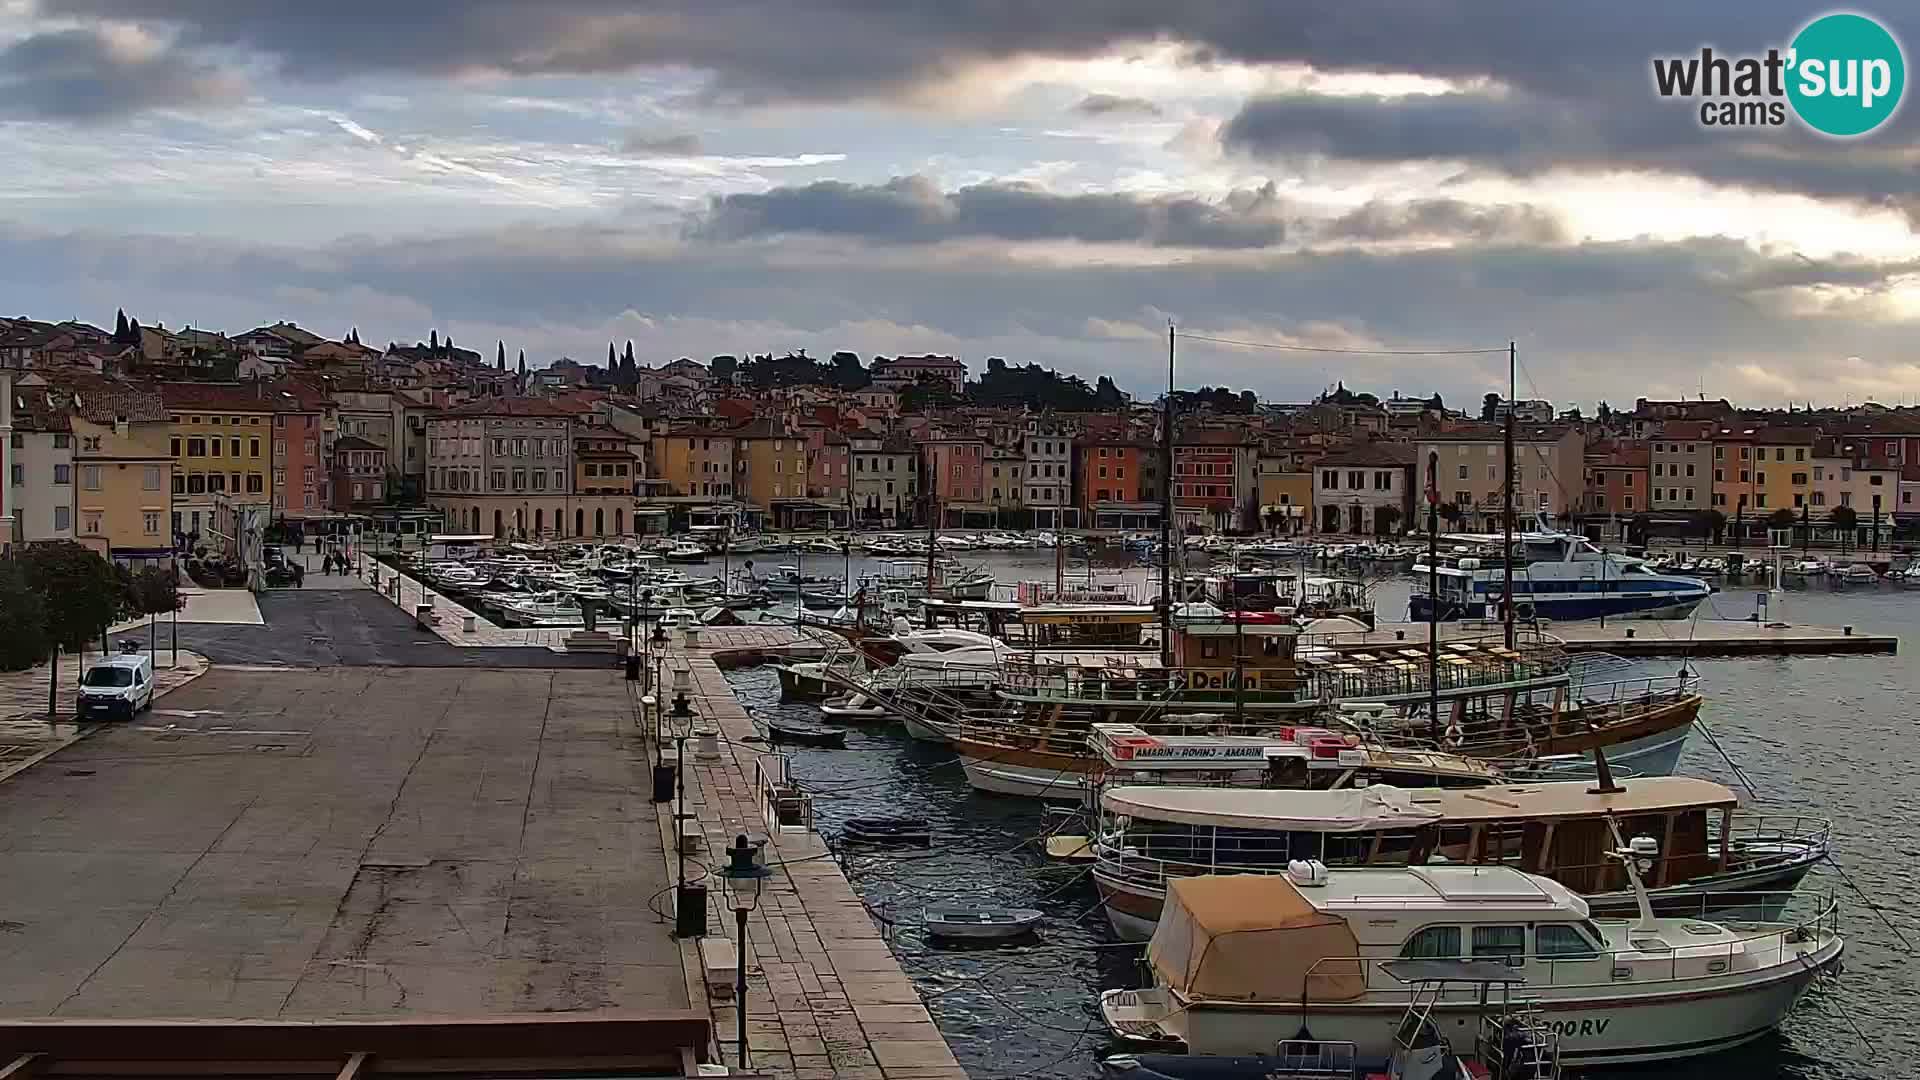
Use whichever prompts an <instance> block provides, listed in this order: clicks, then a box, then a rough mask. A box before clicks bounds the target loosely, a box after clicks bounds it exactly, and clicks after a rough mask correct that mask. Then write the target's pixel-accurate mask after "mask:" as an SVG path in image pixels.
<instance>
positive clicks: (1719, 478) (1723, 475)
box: [1713, 469, 1727, 484]
mask: <svg viewBox="0 0 1920 1080" xmlns="http://www.w3.org/2000/svg"><path fill="white" fill-rule="evenodd" d="M1726 480H1727V470H1725V469H1715V470H1713V482H1714V483H1716V484H1723V483H1725V482H1726Z"/></svg>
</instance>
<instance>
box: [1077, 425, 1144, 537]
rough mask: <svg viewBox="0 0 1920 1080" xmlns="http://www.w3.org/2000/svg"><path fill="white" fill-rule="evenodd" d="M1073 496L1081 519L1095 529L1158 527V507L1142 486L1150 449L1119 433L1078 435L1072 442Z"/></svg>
mask: <svg viewBox="0 0 1920 1080" xmlns="http://www.w3.org/2000/svg"><path fill="white" fill-rule="evenodd" d="M1073 452H1074V458H1075V462H1074V464H1075V468H1074V496H1075V502H1076V503H1077V504H1078V505H1079V507H1080V510H1081V513H1082V516H1083V520H1085V521H1088V522H1089V523H1091V524H1092V526H1093V527H1094V528H1096V529H1145V528H1153V527H1155V526H1157V525H1159V524H1160V504H1159V503H1158V502H1155V501H1154V499H1153V493H1152V492H1151V491H1149V490H1148V488H1147V484H1146V476H1145V471H1146V466H1147V464H1148V459H1149V458H1150V457H1151V456H1152V454H1153V453H1154V448H1153V447H1152V446H1150V445H1148V444H1146V443H1141V442H1135V441H1133V440H1131V439H1129V438H1128V437H1127V436H1126V435H1124V434H1122V433H1120V432H1103V433H1100V434H1090V435H1082V436H1081V437H1080V438H1079V439H1078V440H1076V441H1075V442H1074V447H1073Z"/></svg>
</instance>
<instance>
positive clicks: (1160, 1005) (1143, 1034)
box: [1100, 986, 1187, 1048]
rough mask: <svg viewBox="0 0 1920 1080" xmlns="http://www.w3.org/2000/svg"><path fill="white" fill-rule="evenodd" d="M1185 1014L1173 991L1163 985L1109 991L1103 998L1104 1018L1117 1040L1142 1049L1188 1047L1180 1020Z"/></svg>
mask: <svg viewBox="0 0 1920 1080" xmlns="http://www.w3.org/2000/svg"><path fill="white" fill-rule="evenodd" d="M1184 1015H1185V1013H1184V1012H1183V1011H1182V1010H1181V1009H1180V1004H1179V1002H1177V1001H1175V1000H1174V996H1173V993H1172V991H1170V990H1168V989H1167V988H1165V987H1162V986H1154V987H1149V988H1147V989H1144V990H1108V991H1106V992H1104V993H1102V994H1101V995H1100V1018H1101V1020H1103V1021H1104V1022H1105V1023H1106V1025H1107V1031H1108V1032H1109V1033H1110V1034H1111V1035H1112V1036H1113V1038H1114V1041H1116V1042H1120V1043H1125V1044H1127V1045H1129V1046H1138V1047H1182V1048H1184V1047H1185V1046H1186V1044H1187V1037H1186V1032H1185V1031H1184V1029H1183V1025H1181V1024H1180V1019H1181V1018H1182V1017H1183V1016H1184Z"/></svg>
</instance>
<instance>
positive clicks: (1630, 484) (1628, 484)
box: [1541, 473, 1633, 487]
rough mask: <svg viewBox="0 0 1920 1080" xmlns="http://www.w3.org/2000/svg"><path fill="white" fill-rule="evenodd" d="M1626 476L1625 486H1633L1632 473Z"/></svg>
mask: <svg viewBox="0 0 1920 1080" xmlns="http://www.w3.org/2000/svg"><path fill="white" fill-rule="evenodd" d="M1626 476H1627V486H1628V487H1632V486H1633V474H1632V473H1627V474H1626ZM1541 479H1543V480H1544V479H1546V478H1545V477H1541Z"/></svg>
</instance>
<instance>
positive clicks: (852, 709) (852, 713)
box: [820, 694, 888, 723]
mask: <svg viewBox="0 0 1920 1080" xmlns="http://www.w3.org/2000/svg"><path fill="white" fill-rule="evenodd" d="M820 715H822V716H824V717H826V718H827V719H829V720H839V721H843V722H847V723H858V722H861V721H866V720H884V719H886V717H887V715H888V713H887V709H886V706H884V705H881V704H879V703H878V702H876V701H874V700H873V699H871V698H868V697H865V696H864V695H861V694H844V695H842V696H840V697H835V698H828V699H827V700H825V701H823V702H821V703H820Z"/></svg>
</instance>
